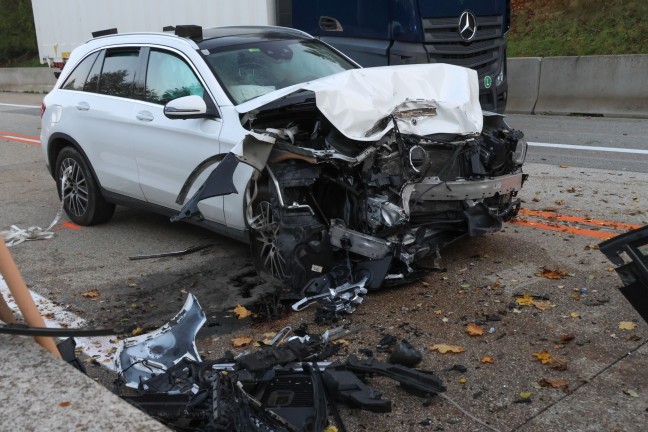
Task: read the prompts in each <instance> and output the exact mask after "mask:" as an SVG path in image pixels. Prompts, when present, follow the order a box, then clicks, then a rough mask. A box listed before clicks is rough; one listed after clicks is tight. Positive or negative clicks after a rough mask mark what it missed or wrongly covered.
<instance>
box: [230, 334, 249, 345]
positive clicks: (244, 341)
mask: <svg viewBox="0 0 648 432" xmlns="http://www.w3.org/2000/svg"><path fill="white" fill-rule="evenodd" d="M250 342H252V336H238V337H235V338H232V346H233V347H234V348H240V347H244V346H248V345H249V344H250Z"/></svg>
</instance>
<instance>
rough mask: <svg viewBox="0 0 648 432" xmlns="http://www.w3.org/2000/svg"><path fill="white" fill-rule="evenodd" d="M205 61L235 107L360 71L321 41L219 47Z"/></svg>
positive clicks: (273, 42)
mask: <svg viewBox="0 0 648 432" xmlns="http://www.w3.org/2000/svg"><path fill="white" fill-rule="evenodd" d="M204 52H205V51H204V50H203V53H204ZM205 60H206V61H207V63H208V64H209V66H210V67H211V69H212V71H213V72H214V75H216V78H218V80H219V81H220V83H221V85H222V86H223V88H224V90H225V91H226V92H227V93H228V95H229V97H230V99H231V100H232V101H233V102H234V104H236V105H238V104H241V103H243V102H245V101H248V100H250V99H254V98H256V97H259V96H262V95H264V94H266V93H270V92H273V91H275V90H279V89H281V88H284V87H288V86H291V85H294V84H299V83H303V82H307V81H312V80H315V79H318V78H322V77H325V76H328V75H333V74H335V73H338V72H342V71H345V70H348V69H354V68H356V67H357V66H355V65H354V64H353V63H351V62H349V61H348V60H346V59H345V58H344V57H342V56H340V55H339V54H337V53H336V52H335V51H333V50H331V49H330V48H328V47H327V46H326V45H324V44H322V43H319V42H318V41H312V40H298V39H297V40H296V39H288V40H286V39H281V40H267V39H265V40H260V41H255V42H253V43H245V44H238V45H233V46H223V47H218V48H215V49H211V50H209V54H206V55H205Z"/></svg>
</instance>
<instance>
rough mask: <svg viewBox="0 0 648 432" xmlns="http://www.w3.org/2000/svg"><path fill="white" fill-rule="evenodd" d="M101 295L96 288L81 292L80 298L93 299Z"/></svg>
mask: <svg viewBox="0 0 648 432" xmlns="http://www.w3.org/2000/svg"><path fill="white" fill-rule="evenodd" d="M100 295H101V294H100V293H99V290H98V289H97V288H92V289H91V290H90V291H86V292H82V293H81V296H83V297H84V298H87V299H95V298H97V297H99V296H100Z"/></svg>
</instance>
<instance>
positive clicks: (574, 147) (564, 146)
mask: <svg viewBox="0 0 648 432" xmlns="http://www.w3.org/2000/svg"><path fill="white" fill-rule="evenodd" d="M528 144H529V145H530V146H532V147H549V148H561V149H567V150H589V151H600V152H611V153H633V154H645V155H648V150H640V149H629V148H618V147H596V146H582V145H571V144H552V143H539V142H529V143H528Z"/></svg>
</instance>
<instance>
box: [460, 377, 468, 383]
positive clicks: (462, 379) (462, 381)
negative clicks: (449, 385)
mask: <svg viewBox="0 0 648 432" xmlns="http://www.w3.org/2000/svg"><path fill="white" fill-rule="evenodd" d="M458 381H459V382H460V383H461V384H466V383H467V382H468V379H467V378H459V380H458Z"/></svg>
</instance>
